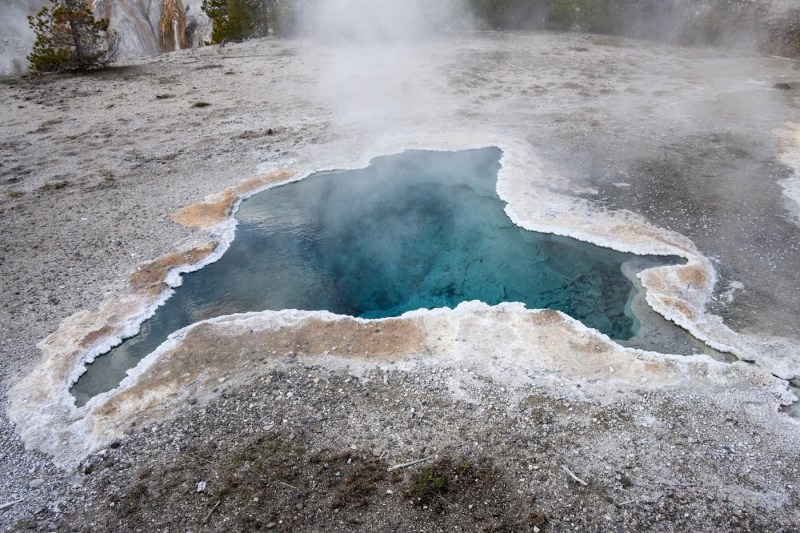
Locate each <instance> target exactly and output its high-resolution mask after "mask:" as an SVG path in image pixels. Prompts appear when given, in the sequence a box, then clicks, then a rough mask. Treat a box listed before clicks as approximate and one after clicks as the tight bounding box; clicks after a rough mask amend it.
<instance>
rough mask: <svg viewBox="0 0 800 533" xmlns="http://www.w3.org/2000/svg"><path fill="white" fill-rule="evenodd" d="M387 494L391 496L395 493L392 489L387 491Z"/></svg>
mask: <svg viewBox="0 0 800 533" xmlns="http://www.w3.org/2000/svg"><path fill="white" fill-rule="evenodd" d="M386 494H388V495H390V496H391V495H392V494H394V491H393V490H392V489H386Z"/></svg>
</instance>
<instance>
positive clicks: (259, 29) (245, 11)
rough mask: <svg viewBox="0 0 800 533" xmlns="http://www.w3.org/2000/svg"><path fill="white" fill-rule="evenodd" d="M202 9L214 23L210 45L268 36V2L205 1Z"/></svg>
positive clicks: (237, 0) (258, 0)
mask: <svg viewBox="0 0 800 533" xmlns="http://www.w3.org/2000/svg"><path fill="white" fill-rule="evenodd" d="M202 8H203V11H205V13H206V15H208V18H210V19H211V20H212V21H213V23H214V28H213V29H212V30H211V42H210V43H209V44H218V43H221V42H223V41H243V40H245V39H249V38H250V37H262V36H264V35H267V30H268V27H267V19H268V10H269V2H268V1H266V0H203V5H202Z"/></svg>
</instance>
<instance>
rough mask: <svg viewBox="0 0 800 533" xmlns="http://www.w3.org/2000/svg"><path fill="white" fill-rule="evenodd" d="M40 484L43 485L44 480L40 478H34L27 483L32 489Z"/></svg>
mask: <svg viewBox="0 0 800 533" xmlns="http://www.w3.org/2000/svg"><path fill="white" fill-rule="evenodd" d="M42 485H44V480H43V479H42V478H36V479H34V480H33V481H31V482H30V483H28V486H29V487H30V488H32V489H38V488H39V487H41V486H42Z"/></svg>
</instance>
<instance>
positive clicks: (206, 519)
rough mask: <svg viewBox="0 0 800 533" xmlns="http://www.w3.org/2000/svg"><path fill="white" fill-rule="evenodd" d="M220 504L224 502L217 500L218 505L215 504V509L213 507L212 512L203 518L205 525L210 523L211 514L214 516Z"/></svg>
mask: <svg viewBox="0 0 800 533" xmlns="http://www.w3.org/2000/svg"><path fill="white" fill-rule="evenodd" d="M220 502H222V500H217V503H215V504H214V507H212V508H211V510H210V511H209V512H208V514H207V515H206V517H205V518H203V523H204V524H205V523H206V522H208V519H209V518H211V514H212V513H213V512H214V511H216V510H217V507H219V504H220Z"/></svg>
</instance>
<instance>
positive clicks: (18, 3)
mask: <svg viewBox="0 0 800 533" xmlns="http://www.w3.org/2000/svg"><path fill="white" fill-rule="evenodd" d="M3 4H4V5H3V6H2V15H1V16H0V76H9V75H17V74H22V73H23V72H25V71H27V69H28V61H27V60H26V59H25V58H26V56H27V55H28V53H29V51H30V49H31V47H32V46H33V41H34V35H33V31H32V30H31V29H30V26H28V15H33V14H35V13H36V12H37V11H38V10H39V9H41V7H42V6H43V5H44V4H45V1H44V0H3Z"/></svg>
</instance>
